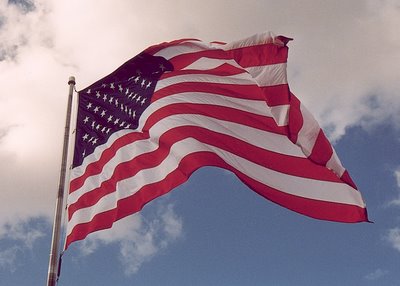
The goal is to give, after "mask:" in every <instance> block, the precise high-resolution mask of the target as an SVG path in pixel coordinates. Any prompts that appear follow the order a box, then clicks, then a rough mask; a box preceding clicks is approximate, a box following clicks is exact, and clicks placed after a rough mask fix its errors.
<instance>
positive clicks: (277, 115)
mask: <svg viewBox="0 0 400 286" xmlns="http://www.w3.org/2000/svg"><path fill="white" fill-rule="evenodd" d="M270 109H271V114H272V116H273V118H274V120H275V122H276V124H277V125H278V126H286V125H287V124H288V121H289V109H290V105H288V104H287V105H277V106H272V107H270Z"/></svg>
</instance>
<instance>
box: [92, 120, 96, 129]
mask: <svg viewBox="0 0 400 286" xmlns="http://www.w3.org/2000/svg"><path fill="white" fill-rule="evenodd" d="M95 127H96V121H94V120H93V121H92V128H93V129H94V128H95Z"/></svg>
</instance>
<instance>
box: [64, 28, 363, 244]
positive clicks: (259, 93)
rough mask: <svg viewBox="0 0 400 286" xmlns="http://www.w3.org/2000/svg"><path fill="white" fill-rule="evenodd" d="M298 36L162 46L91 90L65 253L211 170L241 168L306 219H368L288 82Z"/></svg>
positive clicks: (253, 184)
mask: <svg viewBox="0 0 400 286" xmlns="http://www.w3.org/2000/svg"><path fill="white" fill-rule="evenodd" d="M289 40H291V39H289V38H285V37H282V36H274V35H273V34H272V33H262V34H257V35H254V36H252V37H249V38H246V39H244V40H240V41H236V42H233V43H229V44H225V43H221V42H212V43H204V42H201V41H199V40H196V39H182V40H176V41H173V42H167V43H162V44H159V45H155V46H152V47H149V48H148V49H146V50H145V51H143V52H142V53H141V54H139V55H138V56H136V57H134V58H132V59H131V60H129V61H127V62H126V63H125V64H123V65H122V66H121V67H120V68H118V69H117V70H116V71H114V72H113V73H111V74H110V75H108V76H106V77H104V78H102V79H101V80H99V81H97V82H96V83H94V84H92V85H90V86H89V87H87V88H85V89H83V90H82V91H80V92H79V100H78V115H77V128H76V141H75V151H74V159H73V168H72V171H71V181H70V190H69V194H68V199H67V212H68V225H67V235H66V243H65V248H67V247H68V246H69V245H70V244H71V243H72V242H73V241H77V240H81V239H84V238H85V237H86V236H87V235H88V234H89V233H91V232H94V231H97V230H101V229H106V228H110V227H111V226H112V224H113V223H114V222H115V221H117V220H119V219H121V218H123V217H126V216H128V215H131V214H133V213H135V212H138V211H140V210H141V209H142V208H143V206H144V205H145V204H146V203H148V202H150V201H151V200H153V199H155V198H157V197H159V196H161V195H163V194H166V193H168V192H169V191H171V190H172V189H174V188H175V187H177V186H179V185H180V184H182V183H183V182H185V181H186V180H188V178H189V177H190V175H191V174H192V173H193V172H194V171H196V170H197V169H199V168H201V167H203V166H215V167H220V168H224V169H226V170H229V171H232V172H233V173H234V174H235V175H236V176H237V177H238V178H239V179H240V180H241V181H242V182H243V183H244V184H246V185H247V186H249V188H250V189H252V190H253V191H255V192H257V193H258V194H260V195H261V196H263V197H265V198H266V199H268V200H270V201H272V202H274V203H277V204H279V205H281V206H283V207H285V208H288V209H290V210H293V211H295V212H298V213H301V214H304V215H306V216H309V217H313V218H317V219H322V220H330V221H339V222H362V221H368V218H367V212H366V206H365V203H364V201H363V199H362V196H361V194H360V192H359V191H358V190H357V188H356V186H355V184H354V182H353V181H352V180H351V178H350V176H349V174H348V172H347V171H346V170H345V168H344V167H343V166H342V164H341V163H340V161H339V159H338V157H337V155H336V153H335V151H334V149H333V148H332V146H331V144H330V143H329V141H328V139H327V138H326V136H325V135H324V133H323V131H322V130H321V128H320V127H319V125H318V123H317V122H316V121H315V119H314V118H313V116H312V115H311V114H310V113H309V112H308V111H307V109H306V108H305V107H304V106H303V105H302V104H301V103H300V101H299V100H298V98H297V97H295V96H294V95H293V94H292V93H291V91H290V89H289V86H288V82H287V76H286V62H287V57H288V47H287V43H288V41H289Z"/></svg>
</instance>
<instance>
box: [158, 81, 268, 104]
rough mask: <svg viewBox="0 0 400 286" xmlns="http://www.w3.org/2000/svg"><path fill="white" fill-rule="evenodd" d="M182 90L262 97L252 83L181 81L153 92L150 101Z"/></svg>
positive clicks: (237, 96)
mask: <svg viewBox="0 0 400 286" xmlns="http://www.w3.org/2000/svg"><path fill="white" fill-rule="evenodd" d="M184 92H204V93H209V94H218V95H224V96H228V97H234V98H242V99H252V100H261V99H263V97H262V95H261V93H260V88H259V87H258V86H257V85H255V84H253V85H238V84H228V83H210V82H182V83H177V84H172V85H168V86H166V87H164V88H162V89H160V90H158V91H156V92H155V93H154V94H153V97H152V98H151V101H152V102H154V101H156V100H158V99H160V98H163V97H166V96H170V95H173V94H179V93H184Z"/></svg>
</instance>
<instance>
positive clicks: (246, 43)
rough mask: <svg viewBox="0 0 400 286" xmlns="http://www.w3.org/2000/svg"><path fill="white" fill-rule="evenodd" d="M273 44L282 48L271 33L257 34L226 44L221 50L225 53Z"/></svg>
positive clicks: (280, 43)
mask: <svg viewBox="0 0 400 286" xmlns="http://www.w3.org/2000/svg"><path fill="white" fill-rule="evenodd" d="M269 43H271V44H272V43H274V44H276V45H279V46H282V42H281V41H279V40H277V39H276V36H275V34H274V33H272V32H265V33H259V34H256V35H253V36H250V37H248V38H246V39H242V40H237V41H234V42H231V43H228V44H226V45H224V46H222V47H221V48H222V49H223V50H225V51H229V50H234V49H239V48H244V47H251V46H257V45H263V44H269Z"/></svg>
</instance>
